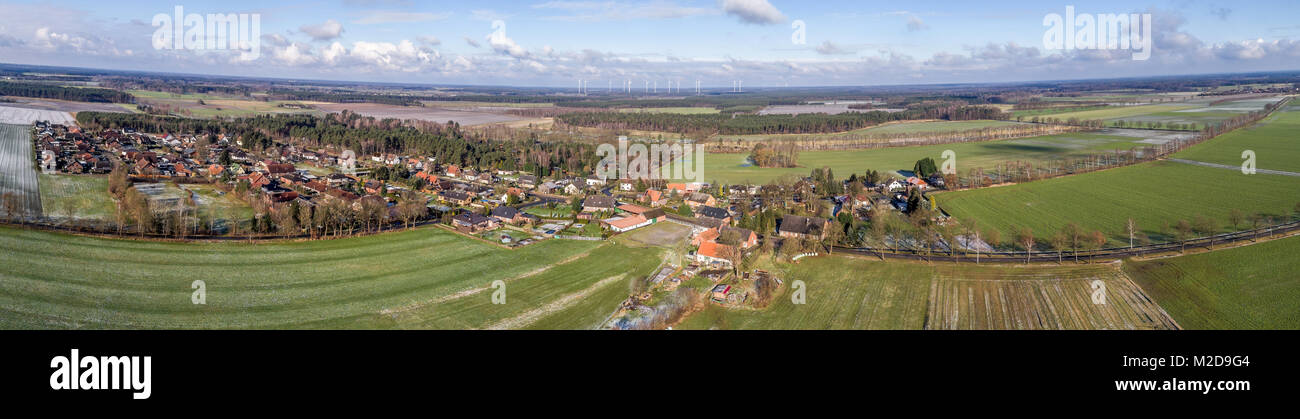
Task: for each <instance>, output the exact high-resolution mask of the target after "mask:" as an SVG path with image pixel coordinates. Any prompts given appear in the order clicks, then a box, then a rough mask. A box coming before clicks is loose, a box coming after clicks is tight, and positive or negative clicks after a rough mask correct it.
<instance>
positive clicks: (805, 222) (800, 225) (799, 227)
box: [781, 214, 826, 234]
mask: <svg viewBox="0 0 1300 419" xmlns="http://www.w3.org/2000/svg"><path fill="white" fill-rule="evenodd" d="M825 226H826V219H825V218H814V217H804V216H801V215H788V214H787V215H786V216H784V217H781V231H782V232H790V233H798V234H821V229H822V228H823V227H825ZM814 230H816V231H814Z"/></svg>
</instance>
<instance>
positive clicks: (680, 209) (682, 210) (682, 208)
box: [677, 203, 695, 217]
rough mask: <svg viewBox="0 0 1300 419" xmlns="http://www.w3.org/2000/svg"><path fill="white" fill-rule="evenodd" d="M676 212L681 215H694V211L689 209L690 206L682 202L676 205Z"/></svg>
mask: <svg viewBox="0 0 1300 419" xmlns="http://www.w3.org/2000/svg"><path fill="white" fill-rule="evenodd" d="M677 214H679V215H681V216H683V217H695V212H693V211H691V206H690V205H686V204H684V203H683V204H680V205H678V206H677Z"/></svg>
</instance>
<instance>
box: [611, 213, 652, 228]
mask: <svg viewBox="0 0 1300 419" xmlns="http://www.w3.org/2000/svg"><path fill="white" fill-rule="evenodd" d="M644 222H646V218H645V217H642V216H640V215H633V216H631V217H624V218H620V219H617V220H613V221H609V225H610V226H611V227H614V228H617V229H620V230H623V229H628V228H632V227H633V226H636V225H637V224H641V223H644Z"/></svg>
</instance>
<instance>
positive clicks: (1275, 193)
mask: <svg viewBox="0 0 1300 419" xmlns="http://www.w3.org/2000/svg"><path fill="white" fill-rule="evenodd" d="M935 197H936V199H937V201H938V203H939V206H940V207H941V208H942V209H943V210H945V211H947V212H948V213H949V214H951V215H952V216H954V217H956V218H957V219H959V220H969V219H974V220H977V221H978V223H979V225H980V226H983V227H984V228H988V227H996V228H998V229H1000V230H1002V231H1003V233H1004V234H1003V237H1004V238H1005V239H1007V240H1009V239H1010V238H1011V237H1013V236H1011V234H1012V232H1013V231H1014V228H1016V227H1029V228H1032V229H1033V230H1034V233H1035V235H1036V236H1038V237H1040V243H1042V242H1043V241H1044V240H1045V239H1046V238H1047V237H1049V236H1050V235H1051V234H1053V233H1055V232H1057V231H1059V230H1060V229H1061V227H1063V226H1065V225H1066V224H1067V223H1070V222H1074V223H1077V224H1079V225H1080V226H1082V227H1084V228H1085V229H1087V230H1089V231H1091V230H1101V231H1102V232H1104V233H1106V234H1107V235H1108V236H1109V237H1110V239H1111V244H1112V245H1127V244H1128V241H1127V240H1128V239H1127V234H1126V233H1124V230H1125V229H1124V224H1125V222H1126V220H1128V219H1129V218H1133V219H1135V220H1136V221H1137V224H1138V227H1139V229H1141V230H1142V231H1143V232H1145V233H1146V234H1148V235H1150V236H1151V238H1152V239H1154V240H1157V241H1164V240H1169V239H1171V237H1169V236H1168V235H1167V233H1165V232H1162V231H1161V230H1163V225H1164V223H1166V222H1167V223H1169V224H1170V225H1175V224H1176V223H1177V222H1178V220H1180V219H1186V220H1188V221H1192V219H1193V218H1194V217H1196V216H1198V215H1202V216H1206V217H1211V218H1213V219H1214V220H1215V221H1216V222H1217V223H1218V226H1219V227H1220V228H1219V230H1220V231H1230V230H1240V229H1244V228H1247V227H1248V226H1246V225H1242V226H1239V227H1237V228H1232V227H1231V226H1228V225H1227V224H1228V221H1227V220H1228V214H1229V212H1230V211H1231V210H1233V209H1237V210H1240V211H1242V212H1243V213H1244V214H1247V215H1249V214H1252V213H1254V212H1262V213H1265V214H1270V215H1274V216H1289V215H1290V214H1291V210H1292V208H1294V207H1295V205H1296V203H1297V202H1300V178H1297V177H1290V176H1278V175H1265V174H1255V175H1243V174H1241V172H1240V171H1233V170H1224V169H1218V168H1211V167H1201V166H1193V165H1188V164H1183V163H1175V162H1167V161H1157V162H1150V163H1143V164H1138V165H1133V166H1127V167H1121V168H1116V169H1110V170H1104V171H1100V172H1092V173H1085V174H1079V175H1073V176H1066V177H1059V178H1054V179H1047V180H1041V181H1036V182H1029V183H1021V184H1016V185H1009V186H1001V187H994V188H983V189H974V190H964V191H957V192H945V193H940V194H936V195H935Z"/></svg>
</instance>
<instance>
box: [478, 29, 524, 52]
mask: <svg viewBox="0 0 1300 419" xmlns="http://www.w3.org/2000/svg"><path fill="white" fill-rule="evenodd" d="M487 41H488V46H491V47H492V50H493V51H496V52H498V53H501V54H506V55H509V56H511V57H515V58H524V57H527V56H528V50H525V49H524V47H521V46H519V44H517V43H515V40H513V39H510V37H508V36H506V32H505V31H504V30H499V31H493V32H492V33H491V34H488V36H487Z"/></svg>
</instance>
